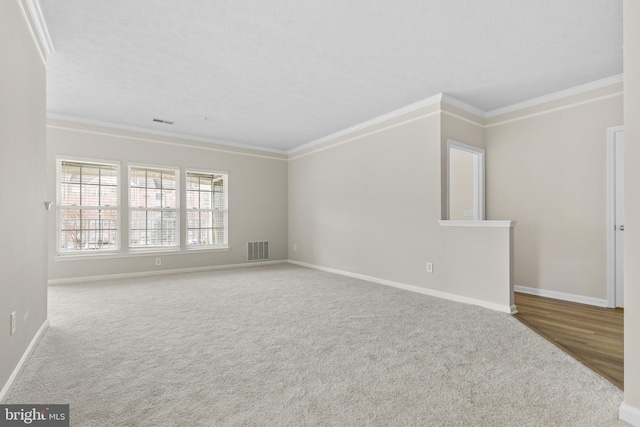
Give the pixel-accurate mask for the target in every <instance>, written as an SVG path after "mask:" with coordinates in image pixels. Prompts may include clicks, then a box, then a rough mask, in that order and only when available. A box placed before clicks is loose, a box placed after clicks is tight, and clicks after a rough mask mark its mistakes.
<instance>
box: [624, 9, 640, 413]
mask: <svg viewBox="0 0 640 427" xmlns="http://www.w3.org/2000/svg"><path fill="white" fill-rule="evenodd" d="M638 22H640V2H638V1H636V0H625V2H624V76H625V77H624V133H625V135H624V139H625V160H624V161H625V170H624V172H625V177H624V180H625V195H624V198H625V206H624V208H625V211H624V216H625V232H624V234H625V235H624V243H625V246H624V257H625V263H624V264H625V265H624V280H625V283H624V298H625V301H624V302H625V306H624V401H625V404H626V405H629V406H630V407H632V408H635V411H636V412H637V413H636V417H635V425H640V329H639V328H638V325H640V264H639V263H638V260H639V259H640V185H638V183H640V168H638V164H640V121H639V120H638V118H639V117H640V27H639V26H638Z"/></svg>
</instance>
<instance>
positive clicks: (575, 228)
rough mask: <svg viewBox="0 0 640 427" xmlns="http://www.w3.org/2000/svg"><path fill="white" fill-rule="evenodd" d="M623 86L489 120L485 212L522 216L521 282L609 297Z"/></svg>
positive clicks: (489, 215) (517, 258)
mask: <svg viewBox="0 0 640 427" xmlns="http://www.w3.org/2000/svg"><path fill="white" fill-rule="evenodd" d="M621 90H622V87H621V84H617V85H613V86H610V87H607V88H602V89H598V90H595V91H593V92H591V93H587V94H580V95H578V96H574V97H569V98H566V99H562V100H558V101H554V102H552V103H549V104H547V105H546V107H547V108H545V105H542V106H537V107H535V108H531V109H528V110H521V111H519V112H516V113H509V114H506V115H504V116H501V117H494V118H492V119H488V120H487V127H486V129H485V136H484V138H485V145H486V147H485V148H486V166H487V169H486V180H487V181H486V189H487V195H486V200H487V205H486V210H487V211H486V214H487V219H510V220H515V221H517V222H518V226H517V227H516V229H515V284H516V285H519V286H526V287H532V288H538V289H543V290H549V291H557V292H564V293H569V294H575V295H581V296H586V297H592V298H598V299H603V300H604V299H606V298H607V288H606V259H607V258H606V212H607V205H606V203H607V199H606V184H607V181H606V179H607V175H606V158H607V156H606V142H607V137H606V129H607V127H610V126H617V125H621V124H622V95H621V94H620V91H621ZM572 104H573V105H572ZM552 108H553V109H555V110H550V109H552ZM531 114H534V115H531Z"/></svg>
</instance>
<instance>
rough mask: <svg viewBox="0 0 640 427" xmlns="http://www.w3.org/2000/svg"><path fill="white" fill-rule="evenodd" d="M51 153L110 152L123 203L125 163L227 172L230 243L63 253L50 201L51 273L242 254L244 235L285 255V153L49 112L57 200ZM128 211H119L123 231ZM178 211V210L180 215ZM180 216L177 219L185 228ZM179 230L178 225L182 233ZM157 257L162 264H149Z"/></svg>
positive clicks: (89, 273)
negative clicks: (139, 252) (101, 254)
mask: <svg viewBox="0 0 640 427" xmlns="http://www.w3.org/2000/svg"><path fill="white" fill-rule="evenodd" d="M56 156H61V157H64V156H73V157H80V158H88V159H96V160H111V161H118V162H120V166H121V185H123V187H122V191H121V203H120V205H121V206H128V203H127V190H126V183H127V169H128V164H129V163H141V164H150V165H159V166H176V167H179V168H181V170H182V171H184V170H185V169H187V168H195V169H202V170H212V171H225V172H228V173H229V196H228V197H229V250H228V251H215V252H212V251H182V252H178V253H160V254H158V253H155V254H148V255H147V256H130V255H131V254H126V252H128V248H127V244H128V242H127V241H126V239H125V240H124V241H123V243H122V244H123V248H122V252H123V253H124V254H123V256H116V257H113V256H111V257H110V256H106V258H95V257H89V258H84V259H79V257H77V256H76V257H72V258H69V257H65V256H58V255H57V254H56V221H55V209H52V212H51V214H52V215H51V221H50V222H49V229H48V234H49V257H48V258H49V279H50V281H52V282H53V283H56V282H60V281H66V280H69V279H74V278H82V277H94V276H110V275H127V274H129V275H130V274H141V273H142V274H144V273H148V272H157V271H159V270H175V269H195V268H205V267H211V266H221V265H231V264H240V263H245V262H247V261H246V259H247V255H246V245H247V242H248V241H255V240H268V241H269V242H270V250H271V254H270V255H271V256H270V258H271V260H285V259H286V258H287V250H288V248H287V221H288V219H287V162H286V159H285V158H284V156H283V155H278V154H272V153H263V152H256V151H252V150H241V149H238V150H236V149H233V148H229V147H220V146H214V145H212V144H208V143H198V142H195V141H186V140H181V139H177V138H170V137H165V136H158V135H150V134H141V133H137V132H131V131H124V130H117V129H113V128H104V127H99V126H92V125H86V124H78V123H70V122H66V121H59V120H50V121H49V125H48V129H47V198H48V200H52V201H55V200H56V185H55V183H56V182H55V181H56V179H55V167H56ZM127 218H128V213H127V212H126V210H123V211H122V221H121V228H122V229H123V233H124V234H125V237H126V227H128V220H127ZM183 219H184V218H183ZM184 223H185V222H184V221H182V227H183V228H184ZM183 233H184V232H183V231H182V232H181V234H183ZM156 257H161V259H162V265H161V266H160V267H157V266H156V265H155V258H156Z"/></svg>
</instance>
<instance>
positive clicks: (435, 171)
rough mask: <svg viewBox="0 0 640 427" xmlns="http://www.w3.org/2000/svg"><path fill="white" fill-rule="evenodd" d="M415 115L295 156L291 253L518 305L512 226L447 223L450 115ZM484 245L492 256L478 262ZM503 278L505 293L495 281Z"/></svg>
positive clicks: (376, 275)
mask: <svg viewBox="0 0 640 427" xmlns="http://www.w3.org/2000/svg"><path fill="white" fill-rule="evenodd" d="M415 116H416V114H415V113H412V115H410V116H409V115H408V116H403V117H398V118H395V119H393V120H389V121H387V122H385V124H384V125H376V127H375V128H374V127H372V128H370V129H368V130H367V129H365V130H362V131H361V132H360V133H359V134H358V136H357V137H354V138H345V139H342V140H336V141H335V143H336V144H338V143H340V142H342V141H347V142H344V143H340V144H339V145H334V146H332V147H330V148H327V146H322V147H320V149H319V150H318V151H315V152H314V151H313V150H312V149H310V150H307V151H306V152H305V153H304V155H298V156H295V155H294V156H292V159H291V160H290V162H289V258H290V259H292V260H295V261H299V262H303V263H308V264H313V265H316V266H321V267H326V268H331V269H336V270H342V271H344V272H348V273H354V274H360V275H365V276H370V277H374V278H377V279H383V280H388V281H393V282H398V283H402V284H408V285H413V286H418V287H422V288H425V289H429V290H432V291H436V292H445V293H449V294H455V295H461V296H466V297H468V298H476V299H478V300H483V301H488V302H491V303H494V304H496V305H499V304H502V305H503V306H505V307H508V303H509V301H508V298H509V296H508V285H509V283H508V278H509V274H510V271H509V269H510V264H509V244H510V236H509V232H508V231H505V230H504V229H483V230H476V229H473V228H467V229H451V228H448V227H441V226H440V225H439V224H438V220H440V219H441V196H442V195H441V180H440V178H441V162H442V157H443V151H442V144H441V142H442V133H441V117H440V113H439V112H438V113H437V114H427V115H425V116H423V117H421V118H418V119H415ZM480 135H481V132H480ZM461 139H463V138H461ZM462 142H466V141H462ZM330 145H331V144H330V143H329V146H330ZM445 147H446V145H445ZM478 247H482V248H483V251H484V252H483V254H482V255H481V257H480V258H477V259H482V260H483V262H479V263H475V260H474V261H473V262H470V260H469V258H470V256H469V248H476V249H477V248H478ZM427 262H432V263H433V266H434V272H433V273H428V272H427V271H426V263H427ZM459 271H465V272H467V273H469V276H465V277H463V276H461V275H460V274H457V272H459ZM470 277H473V278H474V280H473V281H470V280H469V279H470ZM501 280H504V282H503V283H506V287H507V288H506V289H507V290H506V291H505V288H503V292H502V294H501V295H498V294H500V291H498V292H497V293H494V290H492V289H490V288H491V287H492V286H494V285H495V283H496V282H497V281H501ZM471 295H473V296H471Z"/></svg>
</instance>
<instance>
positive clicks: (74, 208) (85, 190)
mask: <svg viewBox="0 0 640 427" xmlns="http://www.w3.org/2000/svg"><path fill="white" fill-rule="evenodd" d="M57 172H58V173H57V177H58V182H57V184H58V185H57V187H58V188H57V192H58V196H57V210H58V252H60V253H70V252H79V251H108V250H112V251H113V250H117V249H118V240H119V238H118V216H119V215H118V198H119V197H118V194H119V191H118V176H119V165H118V164H115V163H97V162H89V161H86V162H85V161H76V160H65V159H58V160H57Z"/></svg>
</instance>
